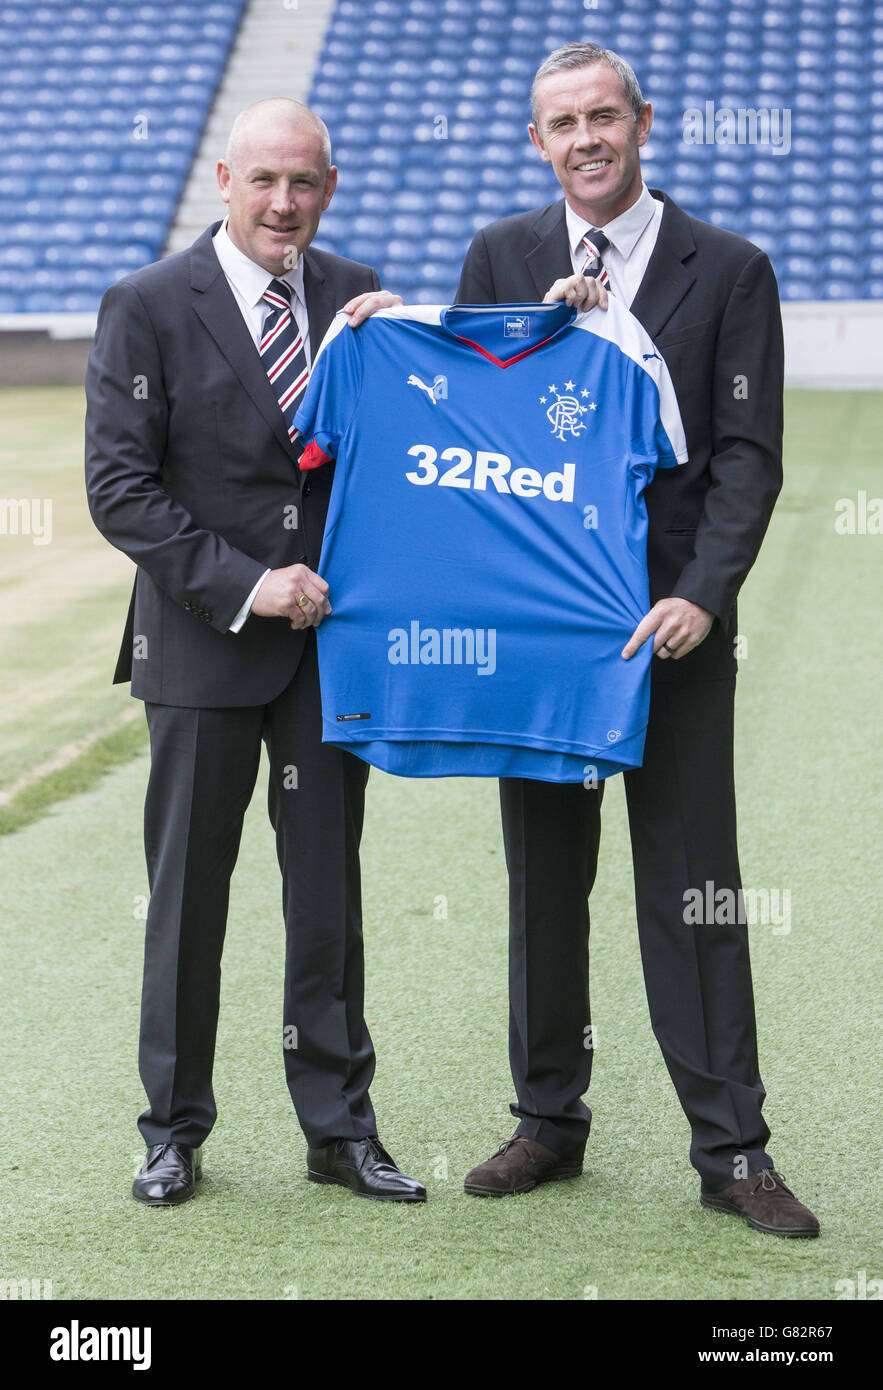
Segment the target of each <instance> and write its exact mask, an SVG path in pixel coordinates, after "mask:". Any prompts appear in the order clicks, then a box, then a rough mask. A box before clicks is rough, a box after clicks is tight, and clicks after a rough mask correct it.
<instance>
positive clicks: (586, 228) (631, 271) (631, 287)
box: [566, 184, 662, 308]
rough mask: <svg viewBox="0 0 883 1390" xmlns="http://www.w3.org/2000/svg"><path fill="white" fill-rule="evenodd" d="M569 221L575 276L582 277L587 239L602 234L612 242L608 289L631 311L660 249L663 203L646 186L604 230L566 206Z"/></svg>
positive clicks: (606, 256) (607, 257) (608, 253)
mask: <svg viewBox="0 0 883 1390" xmlns="http://www.w3.org/2000/svg"><path fill="white" fill-rule="evenodd" d="M566 217H567V236H568V240H569V242H570V259H571V262H572V264H573V270H574V274H575V275H579V274H580V272H581V271H582V268H583V265H584V264H585V259H586V254H587V252H586V248H585V247H584V246H583V245H582V239H583V237H584V236H585V235H586V233H587V232H591V231H592V230H593V229H596V230H599V231H602V232H603V233H604V235H605V236H606V237H607V240H608V241H609V242H610V245H609V246H608V248H607V250H606V251H605V252H604V268H605V270H606V271H607V274H608V276H609V280H610V283H609V285H608V288H609V289H611V290H612V291H613V293H614V294H615V295H616V297H617V299H621V300H622V301H623V303H624V304H626V305H627V306H628V307H629V308H630V307H631V303H632V300H633V299H634V297H635V295H636V294H637V293H638V288H639V286H640V284H641V281H642V280H643V278H644V272H645V270H646V269H647V265H648V263H649V260H650V257H651V255H652V254H653V248H654V246H655V245H656V238H657V237H658V235H659V225H660V223H661V221H662V203H661V202H660V201H659V199H657V198H654V197H653V194H652V193H651V192H650V190H649V188H648V187H647V185H646V184H642V185H641V196H640V197H639V198H638V199H637V201H636V202H634V203H632V205H631V207H630V208H626V210H625V212H621V213H620V215H619V217H614V218H613V219H612V220H611V221H610V222H607V223H606V224H605V225H604V226H603V227H600V228H597V227H596V224H595V223H593V222H587V221H586V220H585V218H584V217H582V216H581V214H580V213H578V212H574V210H573V208H572V207H571V206H570V204H569V203H567V204H566Z"/></svg>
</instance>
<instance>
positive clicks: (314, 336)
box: [304, 251, 342, 362]
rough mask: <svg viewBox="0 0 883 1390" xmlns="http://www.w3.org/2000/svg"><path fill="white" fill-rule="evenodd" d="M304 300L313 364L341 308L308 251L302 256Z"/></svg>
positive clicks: (315, 259) (316, 262)
mask: <svg viewBox="0 0 883 1390" xmlns="http://www.w3.org/2000/svg"><path fill="white" fill-rule="evenodd" d="M304 298H305V299H306V301H307V319H308V320H309V324H310V361H311V362H315V360H316V357H317V355H318V352H319V348H320V347H321V346H322V339H323V338H324V337H325V334H326V333H327V332H328V329H329V328H330V326H331V320H332V319H333V318H334V315H335V314H336V313H337V311H338V309H340V308H341V307H342V306H341V305H340V304H336V303H335V301H334V292H333V290H332V288H331V286H330V285H329V284H328V281H327V279H326V278H325V272H324V271H323V269H322V267H321V265H320V264H319V261H318V259H317V257H316V256H314V255H313V254H312V253H311V252H310V251H307V252H305V254H304Z"/></svg>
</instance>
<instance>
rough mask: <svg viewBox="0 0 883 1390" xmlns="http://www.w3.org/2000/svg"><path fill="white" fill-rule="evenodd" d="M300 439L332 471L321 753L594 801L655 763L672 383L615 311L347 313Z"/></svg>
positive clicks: (313, 385)
mask: <svg viewBox="0 0 883 1390" xmlns="http://www.w3.org/2000/svg"><path fill="white" fill-rule="evenodd" d="M295 425H296V427H297V429H298V430H299V431H300V433H301V434H302V436H303V438H304V439H305V440H306V441H308V446H307V449H306V452H305V455H304V458H303V459H302V461H301V467H302V468H309V467H316V466H321V465H323V464H325V463H326V462H328V461H329V460H330V459H332V458H333V459H334V460H336V464H335V476H334V482H333V486H332V491H331V498H330V502H329V509H328V518H327V523H326V528H325V539H324V544H323V547H322V554H321V558H320V562H319V572H320V573H321V574H322V576H323V578H324V579H326V580H327V582H328V584H329V586H330V598H331V603H332V607H333V613H332V615H331V616H330V617H329V618H326V619H325V621H324V622H323V623H322V625H321V627H320V628H319V632H318V645H319V669H320V681H321V691H322V712H323V735H322V736H323V740H324V741H325V742H328V743H334V744H339V745H340V746H342V747H345V748H347V749H349V751H350V752H352V753H355V754H357V755H358V756H359V757H361V758H363V759H365V760H366V761H367V762H369V763H372V764H373V765H374V766H376V767H380V768H383V769H385V770H386V771H388V772H394V773H398V774H400V775H404V776H411V777H439V776H451V775H470V776H488V777H490V776H507V777H531V778H538V779H541V780H544V781H554V782H583V783H589V782H590V781H593V780H595V779H598V780H600V779H602V778H604V777H607V776H610V775H611V774H612V773H615V772H619V771H621V770H622V769H623V768H628V767H635V766H637V765H639V764H640V762H641V758H642V754H643V744H644V734H645V729H646V724H647V711H648V705H649V664H650V660H651V653H652V642H646V643H645V644H644V646H643V647H642V648H641V649H640V651H639V652H638V653H637V654H636V655H635V656H634V657H632V659H631V660H630V661H624V660H623V659H622V657H621V655H620V652H621V651H622V648H623V647H624V646H625V643H626V642H627V640H628V638H629V637H630V635H631V633H632V632H633V630H634V628H635V627H636V625H637V624H638V622H639V621H640V620H641V618H642V617H643V616H644V614H645V613H646V612H647V610H648V608H649V592H648V580H647V568H646V538H647V513H646V507H645V504H644V501H643V497H642V493H643V490H644V488H645V487H646V485H647V483H648V482H649V480H650V479H651V477H652V476H653V473H654V470H655V469H656V468H657V467H663V468H668V467H672V466H674V465H676V464H677V463H679V462H680V463H683V462H684V461H685V460H686V457H687V453H686V444H685V440H684V433H683V428H682V425H681V420H680V416H679V414H678V409H677V403H676V399H675V394H674V390H673V387H672V384H671V380H670V377H669V374H668V371H667V368H666V367H665V364H664V363H663V362H662V360H661V358H660V357H659V355H658V354H657V353H656V351H655V349H654V347H653V343H652V342H651V340H650V338H649V337H648V336H647V334H646V332H645V330H644V329H643V328H642V326H641V325H640V324H639V323H638V321H637V319H635V318H634V317H633V316H632V315H631V314H630V313H629V312H628V310H627V309H626V308H625V307H624V306H623V305H622V304H620V303H619V302H618V301H617V300H615V299H614V298H611V301H610V307H609V309H608V310H607V311H606V312H603V311H601V310H600V309H592V310H590V311H589V312H588V313H585V314H577V312H576V310H574V309H572V308H570V307H568V306H567V305H564V304H549V305H540V304H509V305H493V306H487V305H481V306H479V305H456V306H453V307H449V308H439V307H423V306H419V307H402V308H397V309H391V310H385V311H383V312H382V313H379V314H376V315H375V316H374V317H372V318H371V319H369V320H368V321H367V322H366V323H365V324H363V325H362V326H361V327H360V328H358V329H352V328H350V327H349V326H348V324H347V320H346V317H345V316H344V315H343V314H339V315H338V316H337V318H336V319H335V321H334V323H333V324H332V326H331V328H330V329H329V332H328V334H327V336H326V338H325V341H324V343H323V344H322V347H321V350H320V352H319V354H318V356H317V359H316V362H315V365H314V368H313V374H312V378H311V381H310V385H309V388H308V390H307V393H306V396H305V398H304V401H303V403H302V405H301V408H300V410H299V411H298V413H297V416H296V418H295Z"/></svg>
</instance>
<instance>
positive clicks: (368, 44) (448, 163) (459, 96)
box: [310, 0, 883, 302]
mask: <svg viewBox="0 0 883 1390" xmlns="http://www.w3.org/2000/svg"><path fill="white" fill-rule="evenodd" d="M573 39H586V40H591V41H593V42H595V43H599V44H601V45H602V46H604V47H609V48H614V49H616V50H617V51H619V52H621V53H622V54H623V55H624V56H625V57H626V58H627V59H628V60H629V61H630V62H631V63H632V65H633V66H634V68H635V70H636V71H637V73H638V77H639V79H640V80H641V83H642V86H643V89H644V95H645V96H646V97H647V98H648V99H649V100H651V101H652V102H653V105H654V110H655V124H654V132H653V135H652V136H651V140H650V142H649V144H648V146H647V148H646V150H645V157H644V167H645V177H646V178H647V181H648V183H650V185H651V186H652V187H661V188H664V189H665V190H666V191H667V192H668V193H670V194H671V195H672V196H673V197H675V198H676V199H677V200H678V201H679V202H680V203H682V205H683V206H684V207H685V208H686V209H687V210H688V211H689V212H691V213H693V214H694V215H695V216H697V217H702V218H705V219H707V220H708V221H710V222H714V223H715V224H717V225H719V226H722V227H729V228H732V229H733V230H734V231H738V232H740V233H742V234H743V235H745V236H748V237H750V238H751V239H752V240H754V241H755V242H757V244H758V245H760V246H762V247H763V248H764V250H766V251H767V252H768V253H769V254H770V256H771V257H772V259H773V263H774V265H775V268H776V272H777V275H778V277H779V282H780V286H781V289H782V295H783V298H785V299H795V300H806V299H819V298H830V299H841V300H842V299H851V298H855V299H863V298H877V297H880V295H881V284H883V4H881V3H879V0H852V3H848V2H847V0H844V3H838V4H837V5H836V6H835V5H832V4H830V3H823V0H774V3H770V2H769V0H601V3H599V4H598V7H597V8H592V7H591V6H589V5H586V4H585V3H584V0H546V3H545V4H544V5H537V4H536V0H338V3H337V5H336V6H335V9H334V12H333V16H332V21H331V24H330V26H329V29H328V32H327V34H326V37H325V44H324V48H323V52H322V55H321V58H320V61H319V64H318V67H317V71H316V77H315V80H314V83H313V89H312V93H311V98H310V100H311V103H312V104H313V105H314V106H315V107H316V108H317V110H319V111H320V112H321V114H322V115H323V116H324V118H325V120H326V121H327V122H328V125H329V126H330V128H331V132H332V136H333V137H334V140H335V160H336V162H337V163H338V164H339V166H340V175H341V178H340V191H339V192H338V194H337V195H336V197H335V200H334V202H333V203H332V205H331V207H330V208H329V210H328V212H327V213H326V214H325V216H324V218H323V220H322V226H321V229H320V232H321V235H320V239H319V243H318V244H319V245H324V246H327V247H328V248H329V249H332V250H336V251H339V252H340V253H341V254H343V255H351V256H356V257H358V258H359V259H363V260H366V261H369V262H371V264H373V265H375V266H376V267H377V268H378V270H379V272H380V274H381V277H382V279H383V282H384V284H385V285H387V286H388V288H390V289H392V290H396V291H398V292H399V293H401V294H403V295H404V297H405V298H406V299H407V300H410V301H414V302H433V301H435V302H438V301H440V300H448V299H450V298H452V297H453V295H454V293H455V291H456V286H457V278H458V269H459V265H460V263H461V261H462V257H463V253H464V251H465V249H466V247H467V245H468V243H469V240H470V238H471V236H472V234H473V232H474V231H475V230H477V229H478V228H480V227H481V226H483V225H484V224H485V223H487V222H489V221H492V220H494V219H495V218H497V217H502V216H505V215H506V214H507V213H511V212H517V211H519V210H521V209H526V208H531V207H538V206H541V205H542V204H543V203H545V202H549V201H551V200H553V199H554V198H556V197H558V196H560V190H559V189H558V186H557V184H556V183H555V180H554V176H553V175H552V173H551V171H550V170H549V168H548V166H547V165H545V164H543V163H542V161H541V160H540V159H539V157H538V156H537V155H536V154H535V153H534V151H533V150H532V148H531V147H530V145H529V144H528V142H527V138H526V134H525V126H526V124H527V121H528V119H529V106H528V100H527V94H528V89H529V86H530V82H531V78H532V76H533V73H534V72H535V70H536V68H537V67H538V66H539V64H540V62H541V61H542V59H543V58H544V57H545V55H546V54H547V53H548V52H549V51H550V50H551V49H552V48H553V47H555V46H556V45H557V44H559V43H564V42H567V41H569V40H573ZM709 100H713V102H714V108H715V110H716V111H720V110H721V109H722V108H724V107H728V108H730V109H732V110H733V111H735V112H738V111H739V109H740V108H742V109H743V110H745V111H750V110H752V109H753V110H759V109H766V110H776V111H787V112H789V113H790V149H789V150H788V152H787V153H775V152H774V149H773V147H772V144H771V143H770V141H769V140H768V141H767V143H766V144H763V143H750V142H748V141H747V140H743V142H742V143H738V142H736V143H733V144H725V143H715V142H714V141H713V140H712V142H711V143H708V144H705V143H702V144H689V143H686V142H685V140H684V112H685V110H687V109H688V108H690V107H696V108H698V109H699V110H700V111H701V112H703V113H704V111H705V103H706V101H709ZM869 108H870V113H871V114H870V122H869V118H868V112H869ZM442 117H443V118H444V120H443V121H442V120H441V119H440V118H442ZM869 123H870V127H871V130H870V133H868V130H867V127H868V124H869ZM748 129H749V131H750V127H749V128H748ZM773 134H774V135H775V136H777V138H778V140H779V143H780V144H781V143H783V142H784V143H786V144H787V143H788V141H787V139H786V138H785V137H786V135H787V127H784V128H783V127H782V126H778V127H773ZM875 237H876V238H877V240H872V238H875ZM822 253H823V254H824V255H825V257H826V258H827V260H826V269H825V273H824V274H822V273H821V271H822V267H821V265H820V263H819V256H820V254H822Z"/></svg>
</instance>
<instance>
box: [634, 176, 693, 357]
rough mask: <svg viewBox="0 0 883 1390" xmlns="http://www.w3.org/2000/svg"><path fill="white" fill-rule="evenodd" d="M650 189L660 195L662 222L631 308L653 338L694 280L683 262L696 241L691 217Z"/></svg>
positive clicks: (691, 272) (652, 189)
mask: <svg viewBox="0 0 883 1390" xmlns="http://www.w3.org/2000/svg"><path fill="white" fill-rule="evenodd" d="M650 192H651V193H652V194H653V196H654V197H659V198H661V199H662V202H663V210H662V222H661V224H660V227H659V235H658V236H657V238H656V245H655V246H654V248H653V252H652V255H651V256H650V260H649V262H648V265H647V269H646V270H645V272H644V278H643V280H642V281H641V284H640V286H639V288H638V293H637V294H636V295H635V297H634V299H633V300H632V305H631V312H632V313H633V314H634V316H635V318H636V319H638V321H639V322H640V323H642V324H643V325H644V327H645V328H646V330H647V332H648V333H649V334H650V337H651V338H655V337H656V336H657V334H659V333H661V332H662V329H663V328H664V327H665V325H666V323H667V322H668V320H669V319H670V318H671V316H672V314H673V313H674V311H675V309H676V308H677V307H678V305H679V304H680V302H681V300H682V299H683V298H684V295H685V294H686V293H687V291H688V290H689V288H690V286H691V285H693V284H694V283H695V281H696V276H695V275H694V273H693V271H692V270H690V269H689V268H688V267H687V266H686V265H685V264H684V261H685V260H686V259H687V257H688V256H690V255H691V254H692V253H693V252H694V251H695V250H696V242H695V239H694V237H693V232H692V229H691V227H690V220H689V218H688V217H687V215H686V213H684V212H682V211H681V209H680V208H679V207H678V205H677V203H673V202H672V200H671V198H669V197H668V196H667V195H666V194H665V193H660V192H659V191H658V190H657V189H655V188H651V190H650Z"/></svg>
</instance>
